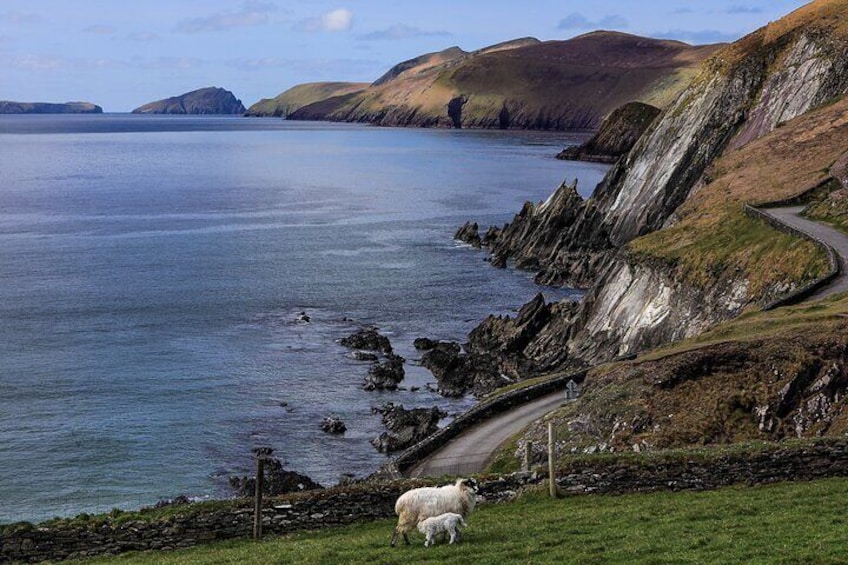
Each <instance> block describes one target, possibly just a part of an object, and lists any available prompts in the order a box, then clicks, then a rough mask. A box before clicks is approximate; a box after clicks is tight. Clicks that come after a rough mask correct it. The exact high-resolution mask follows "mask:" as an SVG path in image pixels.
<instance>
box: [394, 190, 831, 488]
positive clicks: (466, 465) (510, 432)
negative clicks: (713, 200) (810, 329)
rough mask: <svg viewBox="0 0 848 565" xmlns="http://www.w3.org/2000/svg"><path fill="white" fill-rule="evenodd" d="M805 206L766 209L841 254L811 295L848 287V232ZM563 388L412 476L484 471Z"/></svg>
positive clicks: (486, 425) (476, 430)
mask: <svg viewBox="0 0 848 565" xmlns="http://www.w3.org/2000/svg"><path fill="white" fill-rule="evenodd" d="M801 210H803V206H794V207H787V208H769V209H768V210H764V211H765V212H767V213H769V214H771V215H773V216H775V217H776V218H778V219H779V220H781V221H783V222H784V223H786V224H788V225H790V226H792V227H794V228H796V229H799V230H801V231H803V232H805V233H808V234H810V235H812V236H814V237H817V238H819V239H820V240H822V241H824V242H826V243H828V244H829V245H831V246H832V247H833V248H834V249H835V250H836V252H837V254H838V255H839V256H840V261H841V262H842V275H841V276H840V277H839V278H838V279H836V280H835V281H834V282H833V283H831V284H830V285H828V286H827V287H825V288H823V289H821V290H819V291H818V292H817V293H815V294H814V295H812V296H811V297H810V298H809V299H819V298H824V297H826V296H831V295H833V294H838V293H840V292H846V291H848V235H846V234H844V233H842V232H840V231H838V230H836V229H834V228H831V227H829V226H826V225H823V224H819V223H817V222H813V221H811V220H808V219H806V218H802V217H801V216H800V215H799V214H800V213H801ZM564 396H565V393H564V392H556V393H553V394H550V395H548V396H545V397H543V398H540V399H539V400H536V401H534V402H531V403H529V404H525V405H524V406H521V407H518V408H516V409H514V410H511V411H509V412H506V413H504V414H500V415H498V416H495V417H494V418H492V419H490V420H488V421H486V422H482V423H480V424H478V425H477V426H475V427H473V428H471V429H470V430H468V431H467V432H466V433H464V434H463V435H461V436H460V437H458V438H456V439H454V440H453V441H451V442H449V443H448V444H447V445H445V446H444V447H442V448H441V449H440V450H439V451H437V452H435V453H434V454H433V455H431V456H430V457H428V458H427V459H425V460H424V461H422V462H421V463H419V464H418V465H416V466H415V467H413V468H412V469H410V471H409V473H408V475H409V476H411V477H438V476H441V475H466V474H473V473H479V472H482V471H483V469H484V468H485V467H486V464H487V463H488V461H489V458H490V457H491V456H492V454H493V453H494V452H495V450H496V449H497V448H498V447H499V446H500V445H501V444H502V443H504V442H505V441H506V440H508V439H509V438H511V437H512V436H514V435H515V434H517V433H519V432H520V431H521V430H523V429H524V428H526V427H527V426H528V425H530V423H532V422H534V421H535V420H538V419H539V418H541V417H542V416H544V415H545V414H547V413H548V412H550V411H552V410H555V409H556V408H559V407H560V406H561V405H562V403H563V401H564Z"/></svg>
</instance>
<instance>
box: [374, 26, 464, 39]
mask: <svg viewBox="0 0 848 565" xmlns="http://www.w3.org/2000/svg"><path fill="white" fill-rule="evenodd" d="M451 35H452V34H451V33H450V32H449V31H425V30H422V29H420V28H417V27H413V26H408V25H405V24H396V25H393V26H391V27H389V28H386V29H381V30H378V31H372V32H371V33H366V34H364V35H360V36H359V39H362V40H364V41H381V40H401V39H411V38H414V37H450V36H451Z"/></svg>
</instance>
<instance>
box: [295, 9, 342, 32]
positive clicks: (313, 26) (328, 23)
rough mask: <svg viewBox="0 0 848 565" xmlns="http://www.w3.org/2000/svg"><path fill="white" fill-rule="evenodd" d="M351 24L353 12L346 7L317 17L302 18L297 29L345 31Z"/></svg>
mask: <svg viewBox="0 0 848 565" xmlns="http://www.w3.org/2000/svg"><path fill="white" fill-rule="evenodd" d="M352 26H353V12H351V11H350V10H348V9H347V8H338V9H337V10H333V11H331V12H327V13H326V14H324V15H322V16H320V17H317V18H309V19H307V20H303V21H302V22H300V24H299V25H298V26H297V27H298V29H301V30H303V31H309V32H316V31H330V32H333V31H347V30H349V29H350V28H351V27H352Z"/></svg>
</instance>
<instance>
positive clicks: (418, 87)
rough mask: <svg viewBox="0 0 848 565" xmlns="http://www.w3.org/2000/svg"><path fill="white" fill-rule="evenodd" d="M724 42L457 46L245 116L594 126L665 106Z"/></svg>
mask: <svg viewBox="0 0 848 565" xmlns="http://www.w3.org/2000/svg"><path fill="white" fill-rule="evenodd" d="M720 47H721V46H720V45H704V46H696V47H693V46H691V45H687V44H685V43H681V42H679V41H669V40H661V39H651V38H647V37H639V36H635V35H630V34H625V33H619V32H609V31H599V32H593V33H588V34H585V35H581V36H579V37H575V38H573V39H569V40H566V41H539V40H538V39H535V38H532V37H530V38H522V39H516V40H513V41H507V42H504V43H499V44H497V45H492V46H490V47H486V48H484V49H480V50H477V51H473V52H467V51H463V50H462V49H460V48H459V47H450V48H448V49H445V50H443V51H439V52H437V53H428V54H425V55H421V56H419V57H416V58H414V59H410V60H408V61H404V62H401V63H398V64H397V65H395V66H394V67H392V68H391V69H389V70H388V71H387V72H386V73H385V74H384V75H383V76H382V77H380V78H378V79H377V80H376V81H374V82H373V83H371V84H362V83H343V82H321V83H309V84H301V85H297V86H295V87H293V88H291V89H289V90H287V91H285V92H283V93H282V94H280V95H278V96H277V97H275V98H266V99H263V100H260V101H259V102H257V103H256V104H254V105H253V106H251V107H250V108H249V109H248V111H247V115H249V116H251V115H253V116H281V117H285V118H287V119H291V120H327V121H342V122H365V123H372V124H377V125H384V126H418V127H449V128H450V127H453V128H500V129H550V130H564V129H574V128H591V129H594V128H597V127H599V126H600V125H601V122H602V120H603V119H604V117H605V116H607V115H609V114H610V113H611V112H612V111H613V110H615V109H616V108H619V107H621V106H622V105H623V104H626V103H628V102H634V101H639V102H643V103H645V104H649V105H651V106H654V107H656V108H660V109H662V108H665V107H666V106H668V105H669V104H670V103H671V102H672V101H673V100H674V99H675V98H676V97H677V95H678V94H679V93H680V92H681V91H682V90H683V89H684V88H685V87H686V86H687V85H688V84H689V82H690V80H691V79H692V77H693V76H694V75H695V74H696V73H697V72H698V69H699V68H700V65H701V63H702V62H703V61H704V60H706V59H707V58H708V57H710V56H711V55H712V54H714V53H715V52H716V50H717V49H719V48H720Z"/></svg>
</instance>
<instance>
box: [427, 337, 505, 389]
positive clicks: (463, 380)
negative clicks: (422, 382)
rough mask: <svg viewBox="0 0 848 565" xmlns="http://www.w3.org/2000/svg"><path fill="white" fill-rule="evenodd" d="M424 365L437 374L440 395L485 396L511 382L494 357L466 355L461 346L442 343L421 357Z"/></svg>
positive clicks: (478, 354)
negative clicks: (502, 373)
mask: <svg viewBox="0 0 848 565" xmlns="http://www.w3.org/2000/svg"><path fill="white" fill-rule="evenodd" d="M421 366H422V367H425V368H427V369H429V370H430V372H431V373H433V376H434V377H436V382H437V383H438V386H437V390H438V392H439V394H441V395H442V396H446V397H461V396H465V395H466V394H468V393H469V392H472V393H474V395H475V396H478V397H480V396H484V395H486V394H488V393H489V392H491V391H493V390H495V389H497V388H498V387H501V386H503V385H504V384H507V383H508V380H507V379H505V378H504V377H503V376H501V373H500V371H499V369H498V363H497V360H496V358H495V357H494V356H492V355H489V354H486V353H470V354H466V353H462V350H461V348H460V346H459V344H457V343H452V342H440V343H437V344H436V345H435V346H434V347H433V348H431V349H430V350H429V351H427V352H426V353H424V355H422V356H421Z"/></svg>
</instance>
